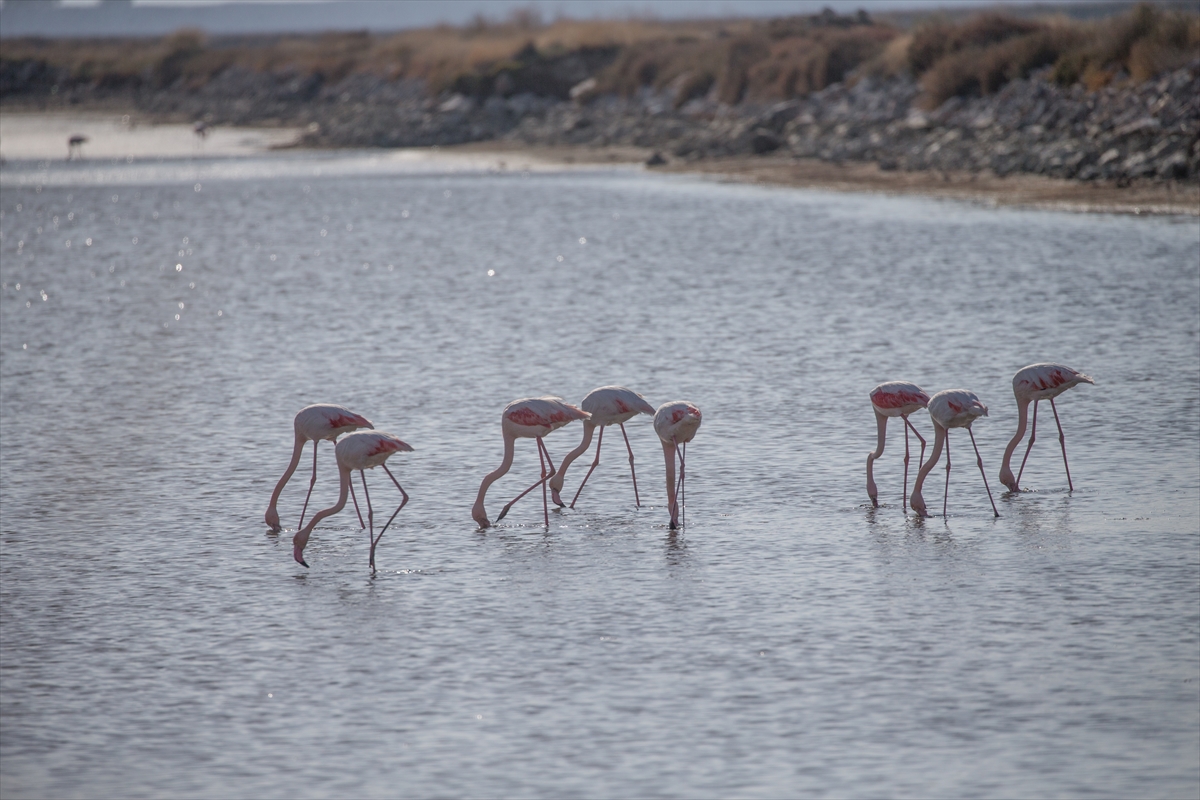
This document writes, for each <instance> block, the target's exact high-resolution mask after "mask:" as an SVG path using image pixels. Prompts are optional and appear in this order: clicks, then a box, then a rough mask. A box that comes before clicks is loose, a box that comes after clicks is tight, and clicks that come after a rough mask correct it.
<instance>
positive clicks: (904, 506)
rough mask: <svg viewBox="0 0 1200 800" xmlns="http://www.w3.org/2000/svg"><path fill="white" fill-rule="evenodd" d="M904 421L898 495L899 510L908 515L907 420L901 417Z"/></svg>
mask: <svg viewBox="0 0 1200 800" xmlns="http://www.w3.org/2000/svg"><path fill="white" fill-rule="evenodd" d="M902 419H903V420H904V492H903V494H901V495H900V508H901V510H902V511H903V512H904V513H905V514H907V513H908V418H907V417H902Z"/></svg>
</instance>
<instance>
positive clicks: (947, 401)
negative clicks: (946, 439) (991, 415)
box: [929, 389, 988, 429]
mask: <svg viewBox="0 0 1200 800" xmlns="http://www.w3.org/2000/svg"><path fill="white" fill-rule="evenodd" d="M987 415H988V410H987V406H985V405H984V404H983V403H982V402H981V401H980V400H979V395H977V394H975V393H974V392H968V391H967V390H966V389H947V390H945V391H943V392H938V393H937V394H935V395H934V396H933V397H931V398H929V416H930V417H932V418H933V421H934V422H936V423H937V424H938V425H941V426H942V427H943V428H947V429H949V428H969V427H971V423H972V422H974V421H975V420H977V419H979V418H980V417H986V416H987Z"/></svg>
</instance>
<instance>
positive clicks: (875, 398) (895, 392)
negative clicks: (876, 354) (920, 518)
mask: <svg viewBox="0 0 1200 800" xmlns="http://www.w3.org/2000/svg"><path fill="white" fill-rule="evenodd" d="M928 406H929V395H927V394H925V392H923V391H921V387H920V386H917V385H916V384H915V383H907V382H905V381H890V382H888V383H881V384H879V385H878V386H876V387H875V388H874V389H872V390H871V407H872V408H874V409H875V422H876V424H877V425H878V427H879V443H878V445H876V447H875V452H873V453H868V454H867V497H870V498H871V505H872V506H874V507H875V508H879V500H878V499H876V498H877V497H878V494H879V492H878V490H877V489H876V488H875V478H874V476H873V475H872V471H871V467H872V465H873V464H874V463H875V459H877V458H879V457H880V456H881V455H883V443H884V438H885V437H886V435H887V421H888V417H899V418H900V419H902V420H904V494H903V495H901V497H902V498H903V500H901V503H902V504H904V505H903V508H904V511H905V513H907V512H908V506H907V503H908V458H909V456H908V431H909V429H912V432H913V433H914V434H916V437H917V438H918V439H920V440H921V457H920V458H918V459H917V466H918V467H920V466H921V463H922V462H923V461H924V460H925V439H924V438H922V436H921V434H919V433H917V429H916V428H913V424H912V423H911V422H909V421H908V415H909V414H911V413H913V412H914V411H917V410H919V409H922V408H926V407H928Z"/></svg>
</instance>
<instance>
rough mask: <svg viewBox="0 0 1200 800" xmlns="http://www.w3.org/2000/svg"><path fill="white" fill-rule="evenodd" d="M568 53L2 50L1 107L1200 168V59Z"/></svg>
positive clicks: (1139, 176)
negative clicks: (804, 59)
mask: <svg viewBox="0 0 1200 800" xmlns="http://www.w3.org/2000/svg"><path fill="white" fill-rule="evenodd" d="M570 66H572V67H573V68H572V69H570V70H566V72H568V73H570V74H568V75H566V76H565V78H568V79H571V80H574V79H575V78H579V77H581V76H582V77H583V79H582V80H580V81H579V82H577V83H575V85H574V88H572V89H570V90H569V91H563V92H557V91H556V92H555V94H551V95H545V94H535V93H533V92H530V91H518V90H519V89H522V88H525V87H522V86H519V85H510V86H504V85H500V86H489V87H486V90H487V92H489V93H488V94H487V96H486V97H479V96H473V95H471V94H466V93H460V92H453V93H443V94H442V95H441V96H439V97H436V98H430V97H429V96H428V94H427V93H426V90H425V87H424V86H423V85H422V84H421V83H420V82H418V81H412V80H397V81H389V80H386V79H383V78H378V77H374V76H370V75H363V74H356V75H351V76H349V77H347V78H345V79H343V80H341V81H337V82H334V83H328V82H325V81H322V80H321V79H320V78H319V76H313V75H309V76H299V75H286V74H284V75H279V74H272V73H262V72H251V71H247V70H241V69H236V68H235V69H229V70H226V71H225V72H224V73H222V74H220V75H218V76H216V77H215V78H214V79H213V80H211V81H209V82H208V83H207V84H205V85H204V86H203V87H200V88H198V89H194V90H189V89H188V88H187V87H184V86H172V87H167V88H160V89H149V88H144V87H143V88H134V89H129V88H120V87H118V88H106V87H104V86H101V85H95V84H76V85H70V83H69V82H68V81H66V80H65V79H63V77H62V76H56V75H54V74H48V73H52V72H53V71H52V70H49V69H47V68H45V67H42V68H41V69H40V70H39V69H38V67H37V66H36V65H33V64H27V65H24V67H22V65H20V64H13V63H11V62H9V63H7V64H6V65H5V69H4V70H3V74H0V107H3V108H5V109H8V110H22V111H32V110H68V109H69V110H74V111H83V110H90V109H106V110H118V109H121V110H132V111H135V112H137V113H139V114H141V115H144V116H149V117H151V118H153V119H157V120H176V121H179V120H187V121H194V120H204V121H206V122H207V123H208V124H209V125H243V126H245V125H250V126H264V125H265V126H272V125H289V126H299V127H301V128H302V129H303V130H304V133H303V135H302V137H301V139H300V141H299V142H298V144H299V145H300V146H307V147H423V146H432V145H441V146H447V145H458V144H464V143H470V142H487V141H495V142H509V143H520V144H523V145H527V146H564V145H570V146H585V147H618V146H626V147H629V146H632V147H638V148H645V149H648V150H651V151H655V155H654V156H653V157H652V158H651V163H652V164H666V163H676V164H678V163H680V162H683V163H696V162H703V161H705V160H710V159H722V158H729V157H747V156H764V155H768V154H771V155H772V156H773V158H774V159H778V158H779V157H781V156H791V157H793V158H796V159H815V160H819V161H823V162H828V163H832V164H842V163H866V164H875V165H877V166H878V168H879V169H880V170H883V171H892V170H897V171H936V172H943V173H949V172H956V173H961V172H966V173H982V174H987V175H993V176H999V177H1004V176H1008V175H1037V176H1045V177H1050V178H1060V179H1069V180H1074V181H1081V182H1097V181H1100V182H1108V183H1115V184H1116V185H1118V186H1120V185H1125V184H1128V183H1129V182H1132V181H1140V182H1146V181H1151V182H1166V183H1179V182H1194V181H1195V180H1196V179H1197V178H1200V59H1197V60H1196V61H1193V62H1192V63H1191V64H1189V65H1188V66H1187V67H1185V68H1182V69H1178V70H1175V71H1173V72H1169V73H1166V74H1163V75H1160V76H1159V77H1157V78H1156V79H1154V80H1150V81H1146V82H1143V83H1141V84H1136V85H1132V84H1130V83H1129V82H1124V83H1122V82H1120V81H1117V82H1115V83H1114V85H1113V86H1109V87H1106V88H1103V89H1100V90H1098V91H1095V92H1091V91H1088V90H1087V89H1085V88H1084V87H1083V86H1081V85H1078V84H1076V85H1074V86H1071V87H1063V86H1060V85H1058V84H1056V83H1054V82H1053V81H1051V80H1050V79H1049V75H1048V71H1047V70H1043V71H1042V72H1041V73H1035V74H1034V75H1032V76H1030V77H1029V78H1027V79H1018V80H1013V81H1010V82H1009V83H1008V84H1006V85H1005V86H1004V87H1003V88H1002V89H1001V90H1000V91H998V92H996V93H995V94H993V95H991V96H987V97H975V98H969V99H963V98H960V97H953V98H951V99H950V100H948V101H946V102H945V103H943V104H942V106H941V107H939V108H937V109H935V110H932V111H926V110H923V109H922V108H921V107H920V101H921V89H920V86H919V85H918V84H917V83H916V82H915V81H913V80H911V79H908V78H890V79H876V78H871V77H864V78H861V79H857V80H855V79H851V80H847V81H845V82H841V83H835V84H833V85H831V86H829V87H827V88H826V89H824V90H821V91H819V92H814V93H812V94H809V95H807V96H805V97H802V98H799V99H795V100H791V101H788V102H783V103H778V104H775V105H771V106H765V107H764V106H753V105H750V104H746V103H743V104H739V105H726V104H722V103H719V102H717V101H716V100H715V99H713V98H712V97H701V98H696V99H692V100H689V101H687V102H686V103H683V104H681V105H680V104H678V103H677V97H676V94H675V90H674V89H672V88H668V89H667V90H665V91H660V92H654V91H652V90H649V89H643V90H642V91H640V92H639V93H638V94H637V95H635V96H634V97H631V98H621V97H617V96H612V95H601V96H596V95H594V85H595V81H594V80H592V79H590V78H588V77H586V75H587V72H588V69H589V68H594V67H595V65H590V64H587V63H584V62H581V63H580V64H573V65H570ZM559 71H560V72H561V71H563V70H562V69H560V70H559ZM560 77H563V76H560ZM559 82H560V83H563V84H564V85H566V82H565V79H564V80H560V81H559ZM60 87H63V88H60ZM466 88H470V87H466ZM556 94H557V95H561V94H567V95H568V96H567V97H566V98H562V97H560V96H555V95H556ZM677 106H678V107H677Z"/></svg>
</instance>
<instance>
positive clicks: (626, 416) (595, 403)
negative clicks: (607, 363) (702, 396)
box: [550, 386, 654, 508]
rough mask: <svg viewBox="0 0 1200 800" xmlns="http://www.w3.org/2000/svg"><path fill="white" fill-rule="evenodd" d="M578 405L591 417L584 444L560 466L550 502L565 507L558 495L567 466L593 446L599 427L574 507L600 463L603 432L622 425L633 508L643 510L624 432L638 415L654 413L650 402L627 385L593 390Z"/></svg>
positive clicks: (587, 424) (584, 425)
mask: <svg viewBox="0 0 1200 800" xmlns="http://www.w3.org/2000/svg"><path fill="white" fill-rule="evenodd" d="M579 405H580V407H581V408H583V410H584V411H586V412H587V413H588V414H590V415H591V417H590V419H585V420H584V421H583V441H582V442H580V444H579V446H578V447H576V448H575V449H574V450H572V451H571V452H569V453H567V455H566V456H565V457H564V458H563V460H562V464H560V465H559V467H558V472H557V473H555V474H554V477H553V478H551V479H550V497H551V499H552V500H553V501H554V503H555V504H556V505H558V506H562V505H563V501H562V498H561V497H559V496H558V493H559V492H560V491H562V488H563V481H564V480H565V479H566V477H567V467H569V466H571V462H573V461H574V460H575V459H577V458H579V457H580V456H581V455H583V454H584V453H585V452H587V449H588V447H589V446H590V445H591V443H592V432H593V431H595V430H596V428H599V429H600V436H599V437H598V438H597V439H596V460H595V461H593V462H592V468H591V469H589V470H588V471H587V475H584V476H583V483H581V484H579V489H578V490H577V491H576V492H575V497H574V498H573V499H572V500H571V508H574V507H575V501H576V500H578V499H579V495H580V493H581V492H582V491H583V487H584V485H585V484H586V483H587V482H588V478H590V477H592V471H593V470H595V469H596V467H597V466H599V464H600V447H601V445H603V444H604V429H605V428H606V427H607V426H609V425H619V426H621V435H622V436H624V437H625V449H626V450H628V451H629V474H630V475H632V476H633V502H634V505H636V506H637V507H638V508H641V507H642V501H641V498H640V497H638V490H637V473H636V472H634V469H633V448H632V447H630V445H629V435H628V434H626V433H625V423H626V422H628V421H629V420H631V419H633V418H634V417H635V416H637V415H638V414H653V413H654V406H652V405H650V404H649V403H647V402H646V399H645V398H644V397H642V396H641V395H640V394H638V393H637V392H634V391H632V390H630V389H626V388H625V387H624V386H601V387H600V388H599V389H593V390H592V391H590V392H588V395H587V397H585V398H583V402H582V403H580V404H579Z"/></svg>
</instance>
